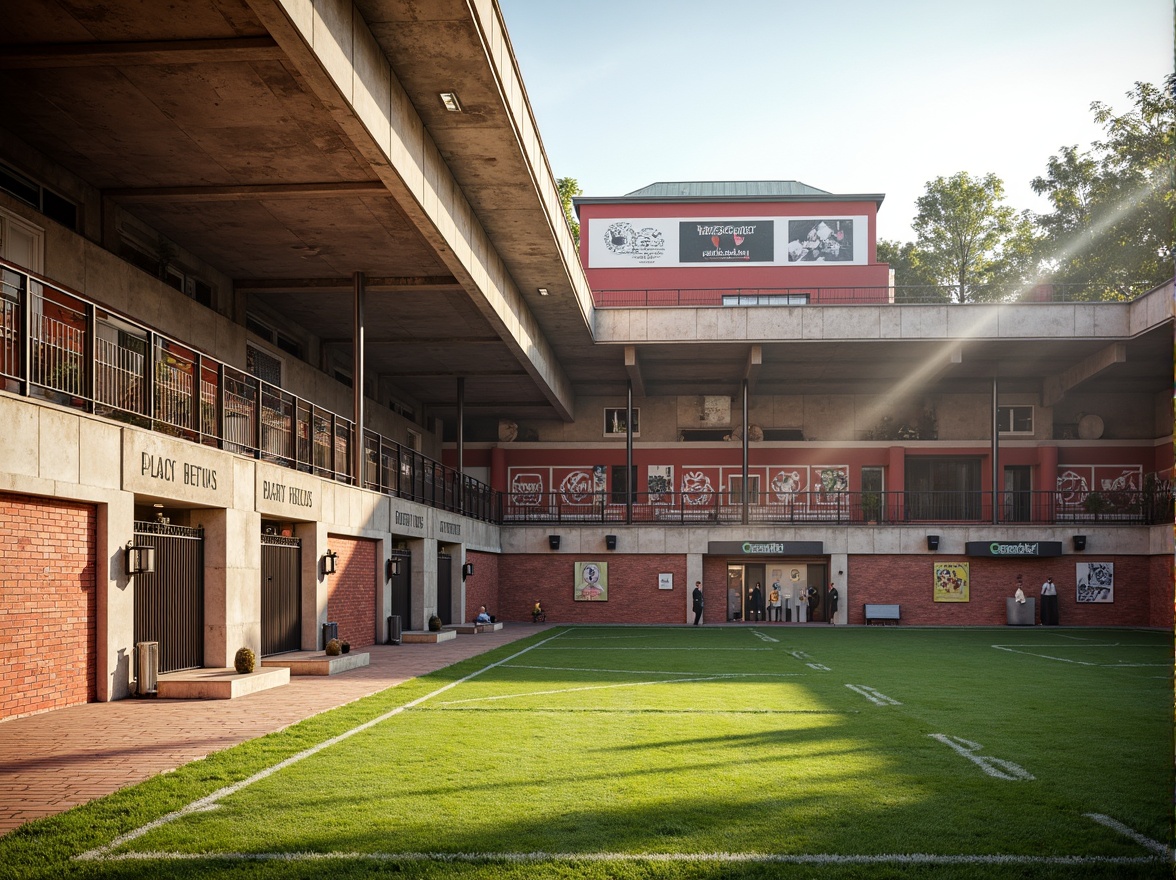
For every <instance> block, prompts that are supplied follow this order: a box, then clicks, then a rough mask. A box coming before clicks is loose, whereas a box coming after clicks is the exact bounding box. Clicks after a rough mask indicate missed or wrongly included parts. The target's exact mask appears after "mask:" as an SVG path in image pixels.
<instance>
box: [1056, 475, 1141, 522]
mask: <svg viewBox="0 0 1176 880" xmlns="http://www.w3.org/2000/svg"><path fill="white" fill-rule="evenodd" d="M1142 488H1143V467H1142V466H1140V465H1137V464H1122V465H1119V464H1093V465H1079V464H1067V465H1064V466H1062V467H1059V468H1058V480H1057V491H1058V498H1057V502H1058V511H1059V513H1062V512H1064V513H1078V512H1086V513H1099V514H1101V513H1107V514H1110V513H1113V512H1115V511H1117V510H1120V509H1124V508H1126V507H1129V506H1130V505H1131V504H1132V503H1133V502H1134V501H1136V500H1138V496H1137V495H1136V493H1138V492H1139V490H1140V489H1142ZM1092 496H1094V497H1092ZM1094 508H1098V509H1094Z"/></svg>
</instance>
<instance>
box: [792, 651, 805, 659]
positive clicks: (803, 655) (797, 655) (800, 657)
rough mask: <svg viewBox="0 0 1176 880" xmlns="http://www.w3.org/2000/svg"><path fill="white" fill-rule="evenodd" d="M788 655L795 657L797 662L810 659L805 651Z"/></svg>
mask: <svg viewBox="0 0 1176 880" xmlns="http://www.w3.org/2000/svg"><path fill="white" fill-rule="evenodd" d="M788 653H789V654H791V655H792V656H793V657H795V658H796V659H797V660H807V659H808V654H806V653H805V652H804V651H789V652H788Z"/></svg>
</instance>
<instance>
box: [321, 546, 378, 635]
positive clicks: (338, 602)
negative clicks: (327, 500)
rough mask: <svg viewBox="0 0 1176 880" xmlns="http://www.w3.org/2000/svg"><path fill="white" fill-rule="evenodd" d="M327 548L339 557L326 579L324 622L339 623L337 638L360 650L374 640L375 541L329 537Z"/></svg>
mask: <svg viewBox="0 0 1176 880" xmlns="http://www.w3.org/2000/svg"><path fill="white" fill-rule="evenodd" d="M327 546H328V547H330V548H331V550H333V551H335V552H336V553H338V554H339V559H338V561H337V562H336V564H335V573H334V574H332V575H328V576H327V620H333V621H335V622H336V623H338V624H339V638H340V639H345V640H346V641H348V642H351V645H352V647H355V648H362V647H365V646H367V645H371V644H374V643H375V641H376V636H375V631H376V596H375V584H376V579H375V571H376V542H375V541H365V540H363V539H362V538H344V537H342V536H341V535H330V536H329V537H328V539H327Z"/></svg>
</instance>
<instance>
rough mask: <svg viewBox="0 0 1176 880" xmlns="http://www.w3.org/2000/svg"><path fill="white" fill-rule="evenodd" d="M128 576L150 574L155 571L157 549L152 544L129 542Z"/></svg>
mask: <svg viewBox="0 0 1176 880" xmlns="http://www.w3.org/2000/svg"><path fill="white" fill-rule="evenodd" d="M124 555H125V558H126V568H127V575H128V576H131V575H136V574H150V573H151V572H153V571H155V548H154V547H152V546H151V545H150V544H135V543H133V542H131V541H127V549H126V551H125V554H124Z"/></svg>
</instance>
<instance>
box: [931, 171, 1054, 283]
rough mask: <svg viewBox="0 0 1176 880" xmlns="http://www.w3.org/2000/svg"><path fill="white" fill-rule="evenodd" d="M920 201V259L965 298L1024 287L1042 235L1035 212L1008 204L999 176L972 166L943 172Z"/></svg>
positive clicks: (936, 281)
mask: <svg viewBox="0 0 1176 880" xmlns="http://www.w3.org/2000/svg"><path fill="white" fill-rule="evenodd" d="M915 205H916V208H917V212H916V214H915V219H914V223H913V224H912V225H913V227H914V230H915V236H916V238H915V245H914V251H915V253H917V255H918V260H919V263H920V264H921V265H922V266H923V267H924V270H925V271H926V273H927V274H928V276H929V277H930V278H932V279H934V282H935V283H936V284H938V285H941V286H943V287H945V288H948V289H949V290H950V292H951V295H952V296H953V297H954V298H956V299H957V300H958V301H959V302H972V301H977V300H985V299H996V298H999V297H1000V296H1001V295H1002V294H1006V293H1007V292H1008V291H1009V288H1010V287H1017V288H1019V287H1020V285H1021V284H1022V282H1023V280H1024V276H1025V274H1026V270H1027V268H1028V266H1029V263H1030V261H1031V259H1032V256H1033V244H1034V240H1035V237H1036V236H1035V233H1034V230H1033V226H1032V223H1031V222H1030V219H1029V217H1028V216H1027V215H1026V214H1018V213H1017V212H1016V211H1015V210H1014V209H1013V208H1011V207H1009V206H1008V205H1006V204H1004V183H1003V182H1002V181H1001V179H1000V178H999V177H997V176H996V175H995V174H986V175H985V176H984V177H979V178H974V177H972V176H971V175H970V174H968V173H967V172H966V171H960V172H958V173H957V174H953V175H952V176H951V177H937V178H935V179H934V180H932V181H930V182H928V183H927V189H926V192H925V193H924V194H923V195H922V196H920V197H919V198H918V200H917V201H916V202H915Z"/></svg>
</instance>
